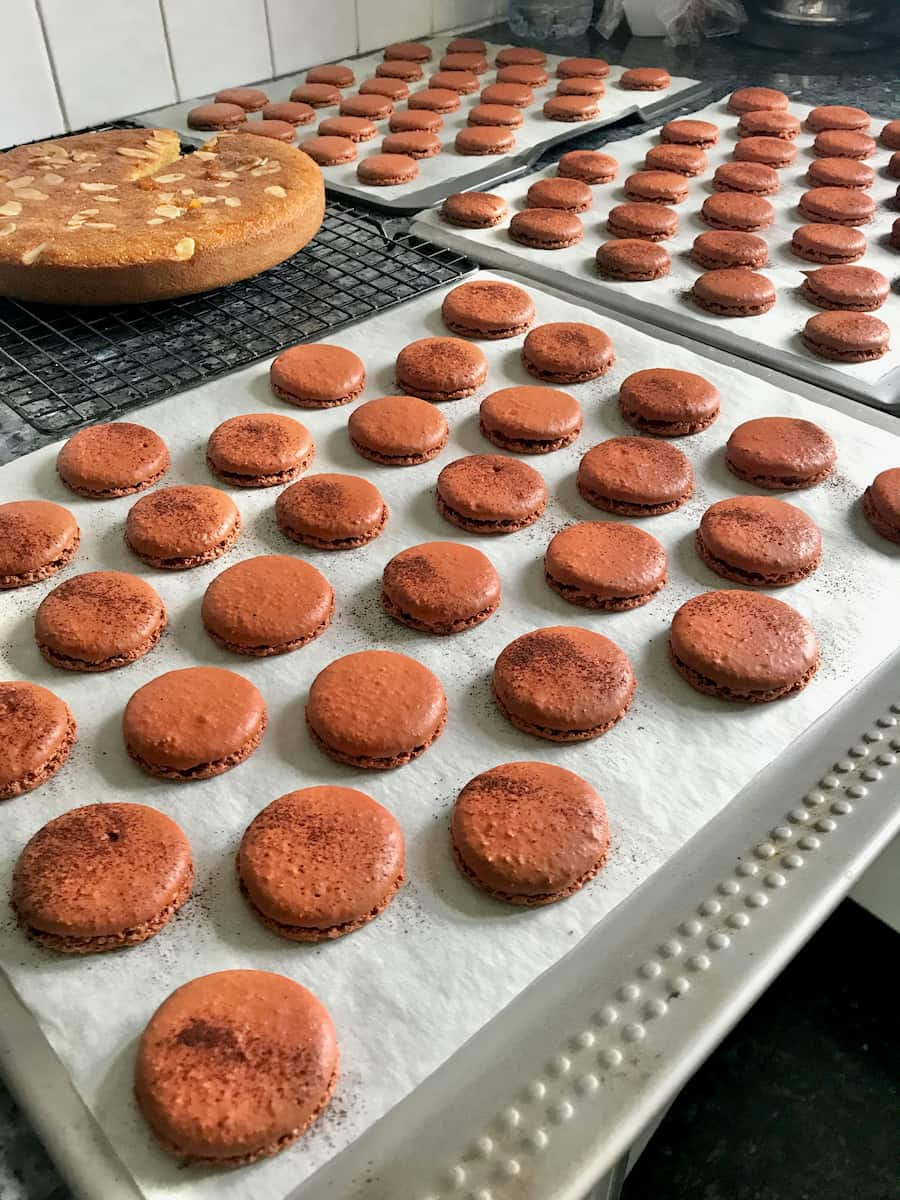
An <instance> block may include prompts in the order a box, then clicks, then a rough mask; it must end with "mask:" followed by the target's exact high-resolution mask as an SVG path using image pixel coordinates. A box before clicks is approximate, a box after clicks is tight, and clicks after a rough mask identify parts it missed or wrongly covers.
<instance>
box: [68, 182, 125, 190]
mask: <svg viewBox="0 0 900 1200" xmlns="http://www.w3.org/2000/svg"><path fill="white" fill-rule="evenodd" d="M78 186H79V187H80V188H81V190H82V191H83V192H114V191H115V190H116V188H117V187H118V186H119V185H118V184H117V183H79V185H78Z"/></svg>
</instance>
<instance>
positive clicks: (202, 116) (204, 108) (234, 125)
mask: <svg viewBox="0 0 900 1200" xmlns="http://www.w3.org/2000/svg"><path fill="white" fill-rule="evenodd" d="M246 121H247V112H246V109H243V108H241V106H240V105H239V104H198V105H197V107H196V108H192V109H191V110H190V112H189V113H188V115H187V126H188V129H203V130H217V129H218V130H221V129H238V128H239V127H240V126H241V125H244V124H245V123H246Z"/></svg>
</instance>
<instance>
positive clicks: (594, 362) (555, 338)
mask: <svg viewBox="0 0 900 1200" xmlns="http://www.w3.org/2000/svg"><path fill="white" fill-rule="evenodd" d="M536 211H540V210H536ZM615 358H616V356H615V352H614V350H613V344H612V340H611V339H610V337H609V336H608V335H607V334H606V333H604V332H603V330H602V329H598V328H597V327H596V326H594V325H586V324H584V323H582V322H578V321H551V322H548V323H547V324H545V325H538V326H536V327H535V328H534V329H532V330H531V332H530V333H529V334H528V336H527V337H526V338H525V342H524V344H523V346H522V364H523V366H524V367H525V369H526V371H528V372H529V374H531V375H534V376H535V377H536V378H538V379H542V380H544V381H545V382H546V383H561V384H572V383H584V382H586V381H587V380H589V379H596V378H597V377H598V376H600V375H603V374H605V373H606V372H607V371H608V370H609V369H610V367H611V366H612V365H613V363H614V362H615Z"/></svg>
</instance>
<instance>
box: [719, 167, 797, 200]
mask: <svg viewBox="0 0 900 1200" xmlns="http://www.w3.org/2000/svg"><path fill="white" fill-rule="evenodd" d="M780 187H781V184H780V182H779V180H778V172H777V171H776V170H775V169H774V167H767V166H765V165H764V164H763V163H755V162H728V163H722V165H721V166H719V167H716V171H715V174H714V175H713V188H714V189H715V190H716V191H717V192H746V193H748V194H749V195H751V196H771V195H772V193H773V192H777V191H778V189H779V188H780Z"/></svg>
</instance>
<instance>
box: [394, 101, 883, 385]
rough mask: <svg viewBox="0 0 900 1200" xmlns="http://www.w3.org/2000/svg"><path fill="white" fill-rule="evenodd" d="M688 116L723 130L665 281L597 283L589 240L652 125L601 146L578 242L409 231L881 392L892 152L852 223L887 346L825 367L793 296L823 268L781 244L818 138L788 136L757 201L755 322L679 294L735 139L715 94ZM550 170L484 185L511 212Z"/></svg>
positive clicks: (820, 375)
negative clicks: (768, 284) (790, 144)
mask: <svg viewBox="0 0 900 1200" xmlns="http://www.w3.org/2000/svg"><path fill="white" fill-rule="evenodd" d="M809 111H810V109H809V105H806V104H794V103H792V104H791V112H793V113H795V114H796V115H797V116H798V117H800V118H801V120H805V117H806V114H807V113H808V112H809ZM692 116H694V117H696V118H698V119H700V120H703V121H711V122H712V123H713V124H714V125H717V126H718V127H719V128H720V129H721V131H722V133H721V136H720V138H719V141H718V143H717V144H716V145H715V146H713V147H712V148H711V149H709V150H707V151H706V154H707V157H708V158H709V167H708V169H707V170H706V171H705V172H704V174H703V175H701V176H699V177H698V178H695V179H689V180H688V185H689V192H688V198H687V200H685V201H684V202H683V203H682V204H677V205H673V206H672V207H673V208H674V209H675V211H676V212H677V213H678V225H679V229H678V233H677V234H676V236H675V237H674V238H671V239H670V240H669V241H666V242H663V243H661V244H662V245H663V246H665V248H666V249H667V250H668V251H669V254H670V256H671V259H672V269H671V271H670V273H669V274H668V275H666V276H664V277H663V278H662V279H656V280H650V281H648V282H644V283H621V282H616V281H614V280H609V279H603V278H602V277H601V276H600V275H599V274H598V272H597V267H596V263H595V255H596V252H597V248H598V246H599V245H600V244H601V243H602V242H605V241H607V240H609V239H610V238H611V237H612V234H610V233H609V231H608V230H607V228H606V217H607V213H608V212H609V210H610V209H611V208H613V207H615V205H617V204H625V203H627V197H626V195H625V191H624V186H623V185H624V183H625V180H626V179H627V178H628V176H629V175H631V174H632V173H633V172H634V171H640V170H642V169H644V156H645V155H646V153H647V151H648V150H649V149H650V147H651V146H656V145H658V144H659V130H658V129H654V130H652V131H651V132H648V133H642V134H639V135H638V136H637V137H633V138H627V139H626V140H624V141H621V142H613V143H611V144H610V145H609V146H606V147H604V150H605V151H607V152H608V153H610V154H611V155H613V157H614V158H615V159H617V160H618V163H619V174H618V176H617V178H616V180H615V182H614V183H612V184H609V185H605V186H603V185H601V186H598V187H595V188H594V189H593V192H594V206H593V208H592V209H591V210H590V211H589V212H586V213H584V214H583V215H582V221H583V223H584V238H583V239H582V241H581V242H579V243H578V245H576V246H570V247H568V248H567V249H564V250H550V251H548V250H532V249H529V247H527V246H520V245H519V244H518V243H517V242H514V241H513V240H512V238H510V236H509V233H508V229H507V226H508V224H509V222H508V221H504V222H503V224H502V225H497V226H495V227H494V228H493V229H457V228H456V227H455V226H451V225H448V224H446V223H445V222H444V221H443V220H442V219H441V217H440V215H439V213H438V211H437V210H434V209H431V210H429V211H428V212H423V213H421V214H420V215H419V216H418V217H417V218H416V224H415V226H414V228H415V232H416V233H418V234H419V235H420V236H421V237H425V238H428V239H430V240H431V241H436V242H440V243H441V244H442V245H451V246H453V247H455V248H456V249H459V250H461V251H462V252H463V253H466V254H470V255H471V256H472V257H473V258H475V259H477V260H478V261H479V262H483V263H487V264H489V265H491V266H496V267H504V268H506V269H508V270H514V271H524V272H525V273H526V274H529V275H533V276H535V277H537V278H539V279H542V280H545V281H548V282H554V283H555V284H556V285H557V286H560V287H566V288H567V289H568V290H570V291H571V290H572V289H575V290H576V292H578V293H580V294H581V295H583V296H585V297H587V298H588V299H593V300H598V301H602V302H604V303H608V304H610V305H611V306H612V307H613V308H616V307H619V308H621V309H622V311H624V312H631V313H633V314H634V315H637V316H641V317H642V318H643V319H644V320H649V321H654V322H657V321H658V322H659V323H660V324H662V325H664V326H666V327H667V328H669V329H674V330H676V331H677V332H679V333H685V334H687V335H688V336H690V337H694V338H698V339H699V340H700V341H707V342H710V343H711V344H713V345H718V346H721V347H722V348H723V349H727V350H730V351H732V353H736V354H741V355H744V356H746V357H749V358H755V359H757V360H759V361H762V362H769V363H771V364H772V365H776V366H778V367H779V368H780V369H782V370H788V371H792V372H795V373H798V374H801V376H802V377H804V378H809V379H812V380H815V381H816V382H820V383H822V384H823V385H824V386H826V387H831V388H836V389H837V390H838V391H844V392H847V394H848V395H853V394H855V392H854V390H853V389H854V388H855V389H856V391H857V392H860V391H861V392H863V393H864V394H866V395H871V396H874V397H877V398H881V399H888V398H889V397H888V395H887V391H888V388H889V385H888V384H887V377H888V376H889V375H890V373H891V372H892V371H895V370H896V369H897V368H898V367H900V292H898V291H897V286H896V277H897V274H898V271H900V251H898V250H896V249H894V248H893V247H892V246H891V245H890V242H889V240H888V238H889V234H890V230H891V224H892V223H893V221H894V220H895V219H896V217H897V214H898V211H900V209H898V208H897V207H896V206H895V204H894V202H893V197H894V194H895V192H896V191H897V187H898V181H897V180H896V179H892V178H891V177H890V176H889V175H888V174H887V169H886V168H887V163H888V160H889V159H890V156H891V151H890V150H888V149H886V148H885V147H884V146H882V144H881V142H880V141H879V142H878V149H877V151H876V153H875V154H874V155H873V156H872V158H870V159H867V160H866V161H867V162H868V164H869V165H870V166H871V167H873V168H874V170H875V182H874V184H873V185H872V187H871V188H870V189H869V192H868V194H869V195H870V196H871V197H872V199H873V200H874V201H875V203H876V206H877V207H876V213H875V218H874V220H873V221H872V222H871V223H870V224H868V225H863V226H861V227H860V228H861V231H862V232H863V233H864V234H865V237H866V240H867V242H868V248H867V250H866V254H865V256H864V257H863V258H862V259H860V260H859V265H860V266H866V267H874V268H875V269H876V270H878V271H881V272H882V274H884V275H886V276H887V278H888V279H890V280H891V282H892V284H893V286H892V288H891V292H890V295H889V296H888V299H887V301H886V302H885V304H884V306H883V307H882V308H880V309H879V310H878V312H877V313H876V316H878V317H880V318H881V319H882V320H883V321H885V322H886V323H887V324H888V326H889V327H890V329H891V343H892V345H891V349H890V350H889V352H888V353H887V354H886V355H884V357H883V358H880V359H878V360H876V361H875V362H869V363H854V364H848V363H831V362H826V361H825V360H824V359H820V358H817V357H816V356H815V355H814V354H812V353H811V352H810V351H809V350H807V349H806V347H805V346H804V345H803V343H802V342H801V340H800V331H801V330H802V329H803V326H804V325H805V324H806V321H807V320H808V318H809V317H811V316H813V315H814V314H815V313H817V312H821V311H822V310H821V309H820V308H818V307H817V306H815V305H813V304H811V303H810V302H809V301H808V300H806V299H805V298H804V297H803V296H802V295H801V293H800V286H801V284H802V283H803V279H804V274H803V273H804V271H812V270H815V269H816V266H817V265H820V264H816V263H809V262H806V261H805V260H803V259H801V258H797V256H796V255H795V254H792V253H791V250H790V240H791V235H792V233H793V231H794V229H795V228H796V227H797V226H798V225H803V224H806V223H807V222H806V218H805V217H804V216H803V215H802V214H801V213H800V212H799V210H798V208H797V202H798V200H799V199H800V197H801V196H802V195H803V193H804V192H806V191H809V190H810V188H812V187H814V186H815V185H814V184H812V183H810V182H809V180H808V179H807V177H806V170H807V167H808V166H809V164H810V163H811V162H812V161H813V160H814V158H815V157H816V156H815V155H814V154H813V150H812V145H813V139H814V137H815V134H813V133H812V132H810V130H808V129H807V128H806V125H805V123H804V125H803V128H802V130H801V133H800V135H799V137H798V138H797V139H796V141H795V145H796V146H797V148H798V149H797V157H796V159H795V161H794V163H793V165H792V166H789V167H785V168H784V169H783V170H780V171H779V172H778V177H779V180H780V182H781V188H780V190H779V191H778V192H776V193H775V194H774V195H772V196H766V199H767V200H768V201H769V203H770V204H771V205H772V207H773V208H774V209H775V220H774V222H773V223H772V225H771V226H770V227H769V228H768V229H766V230H763V231H762V232H761V233H760V234H759V235H758V236H760V237H762V238H764V239H765V240H766V241H767V242H768V244H769V265H768V267H766V268H764V269H763V271H762V273H763V274H765V275H768V276H769V278H770V279H771V280H772V282H773V283H774V284H775V286H776V288H777V291H778V299H777V301H776V303H775V305H774V306H773V307H772V308H771V309H770V310H769V311H768V312H767V313H764V314H763V315H762V316H759V317H741V318H733V317H731V318H729V317H717V316H716V315H715V314H713V313H707V312H704V311H703V310H702V309H701V308H698V307H697V305H696V304H694V302H693V301H692V300H691V298H690V296H689V295H688V294H687V293H688V291H689V290H690V288H691V286H692V284H693V282H694V280H695V279H696V278H697V277H698V275H700V274H701V273H702V268H700V267H698V266H697V265H696V264H695V263H694V262H692V261H691V259H690V257H689V254H690V249H691V246H692V245H693V242H694V238H695V237H696V236H697V235H698V234H700V233H707V232H709V230H710V226H709V225H707V224H706V222H705V221H703V220H702V219H701V217H700V208H701V205H702V204H703V201H704V200H705V199H706V197H707V196H709V195H712V194H713V190H714V189H713V186H712V178H713V173H714V172H715V169H716V167H717V166H719V165H720V164H721V163H724V162H730V161H731V160H732V153H733V151H734V147H735V144H736V142H737V140H738V138H737V122H738V118H737V117H736V116H735V114H734V113H730V112H728V111H727V109H726V106H725V101H724V100H719V101H717V102H716V103H715V104H710V105H709V106H708V107H707V108H704V109H702V110H701V111H700V112H697V113H694V114H692ZM883 124H884V120H883V119H882V118H879V117H873V120H872V133H873V135H875V136H876V137H877V134H878V132H879V131H880V129H881V126H882V125H883ZM555 175H556V166H555V165H554V166H551V167H548V168H546V169H545V170H543V171H539V172H535V173H533V174H531V175H526V176H523V177H520V178H519V179H516V180H514V181H513V182H511V183H507V184H504V185H502V186H500V187H496V188H494V189H492V190H493V191H495V192H496V193H497V194H498V195H501V196H505V197H506V199H507V200H508V202H509V205H510V216H512V215H513V214H514V213H515V212H517V211H519V210H520V209H522V208H524V207H525V195H526V193H527V191H528V188H529V186H530V185H531V184H532V183H533V182H534V181H535V180H536V179H541V178H550V177H553V176H555ZM848 389H849V390H848ZM895 390H896V389H895Z"/></svg>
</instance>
